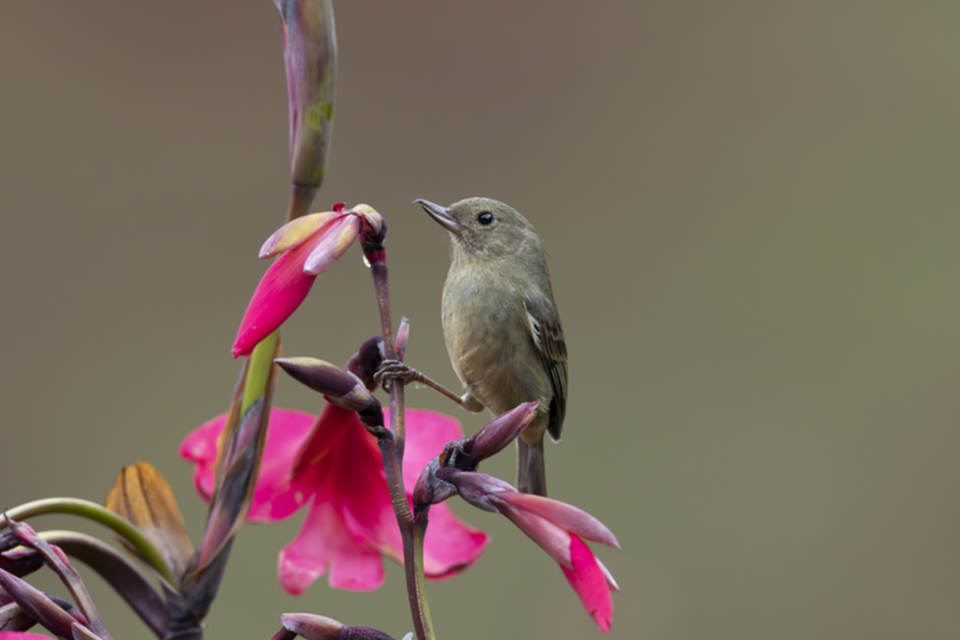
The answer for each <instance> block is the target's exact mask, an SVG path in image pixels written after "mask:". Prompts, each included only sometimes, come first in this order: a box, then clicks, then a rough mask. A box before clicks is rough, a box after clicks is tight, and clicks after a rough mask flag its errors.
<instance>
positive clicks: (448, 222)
mask: <svg viewBox="0 0 960 640" xmlns="http://www.w3.org/2000/svg"><path fill="white" fill-rule="evenodd" d="M418 203H419V205H420V206H421V207H423V210H424V211H426V212H427V213H429V214H430V217H431V218H433V219H434V220H436V221H437V222H439V223H440V225H441V226H442V227H443V228H444V229H446V230H447V231H449V232H450V233H457V232H458V231H460V225H458V224H457V221H456V220H454V218H453V216H451V215H450V212H449V211H448V210H447V208H446V207H441V206H440V205H438V204H434V203H432V202H430V201H429V200H421V199H419V198H418V199H416V200H414V201H413V204H418Z"/></svg>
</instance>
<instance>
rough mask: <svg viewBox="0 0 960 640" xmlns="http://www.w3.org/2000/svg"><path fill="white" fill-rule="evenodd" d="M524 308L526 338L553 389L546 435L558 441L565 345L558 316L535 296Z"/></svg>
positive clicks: (563, 400)
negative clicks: (533, 345)
mask: <svg viewBox="0 0 960 640" xmlns="http://www.w3.org/2000/svg"><path fill="white" fill-rule="evenodd" d="M524 306H525V307H526V310H527V322H528V325H529V328H530V335H531V336H532V337H533V342H534V343H535V344H536V345H537V349H538V350H539V351H540V357H541V358H542V359H543V366H544V368H545V369H546V370H547V372H548V373H549V374H550V383H551V384H552V385H553V400H552V401H551V402H550V422H549V423H547V431H548V432H549V433H550V437H551V438H553V439H554V440H559V439H560V432H561V430H562V429H563V415H564V413H566V410H567V344H566V343H565V342H564V340H563V327H561V326H560V314H558V313H557V307H556V306H555V305H554V304H553V302H552V301H551V300H548V299H547V298H545V297H543V296H539V295H537V296H528V297H527V298H526V299H525V300H524Z"/></svg>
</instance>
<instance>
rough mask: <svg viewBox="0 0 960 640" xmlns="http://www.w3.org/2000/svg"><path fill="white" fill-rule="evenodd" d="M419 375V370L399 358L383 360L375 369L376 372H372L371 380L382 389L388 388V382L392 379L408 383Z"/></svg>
mask: <svg viewBox="0 0 960 640" xmlns="http://www.w3.org/2000/svg"><path fill="white" fill-rule="evenodd" d="M419 376H420V372H419V371H417V370H416V369H414V368H413V367H410V366H407V365H406V364H404V363H402V362H400V361H399V360H384V361H383V362H382V363H381V365H380V368H379V369H377V372H376V373H374V374H373V381H374V382H376V383H377V384H378V385H380V386H381V387H382V388H383V389H384V390H389V389H390V383H391V382H393V381H394V380H400V381H402V382H403V383H404V384H410V383H411V382H413V381H415V380H417V378H418V377H419Z"/></svg>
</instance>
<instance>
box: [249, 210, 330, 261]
mask: <svg viewBox="0 0 960 640" xmlns="http://www.w3.org/2000/svg"><path fill="white" fill-rule="evenodd" d="M340 217H343V214H342V213H340V212H337V211H324V212H323V213H311V214H310V215H308V216H303V217H300V218H297V219H296V220H291V221H290V222H288V223H287V224H285V225H283V226H282V227H280V228H279V229H277V230H276V231H274V232H273V235H272V236H270V237H269V238H267V241H266V242H264V243H263V246H262V247H261V248H260V257H261V258H272V257H273V256H275V255H277V254H280V253H283V252H284V251H288V250H290V249H293V248H294V247H296V246H298V245H300V244H302V243H304V242H305V241H307V240H308V239H309V238H310V236H312V235H313V234H315V233H323V228H324V227H325V226H327V225H328V224H330V223H331V222H333V221H334V220H336V219H337V218H340Z"/></svg>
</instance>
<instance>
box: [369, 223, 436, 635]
mask: <svg viewBox="0 0 960 640" xmlns="http://www.w3.org/2000/svg"><path fill="white" fill-rule="evenodd" d="M385 233H386V226H384V228H383V232H382V234H381V237H380V238H369V237H367V238H363V242H362V244H363V253H364V257H365V258H366V260H367V264H369V265H370V272H371V274H372V275H373V286H374V289H375V290H376V292H377V307H378V308H379V310H380V327H381V329H382V331H383V348H384V352H385V353H386V356H387V358H388V359H390V360H396V359H397V345H396V340H395V339H394V336H393V316H392V315H391V312H390V286H389V279H388V270H387V252H386V249H385V248H384V246H383V237H382V236H383V234H385ZM404 405H405V402H404V393H403V382H402V381H400V380H393V381H392V382H391V383H390V413H391V414H393V437H392V438H389V437H388V438H381V439H380V440H379V441H378V444H379V445H380V455H381V456H382V458H383V469H384V472H385V474H386V477H387V486H388V487H389V488H390V500H391V501H392V502H393V511H394V513H395V514H396V517H397V525H398V526H399V527H400V535H401V537H402V538H403V569H404V573H405V574H406V578H407V598H408V600H409V601H410V614H411V616H412V617H413V626H414V630H415V631H416V634H417V638H418V640H435V639H436V635H435V634H434V631H433V622H432V621H431V619H430V607H429V606H428V605H427V593H426V589H425V578H424V572H423V547H422V543H421V544H419V545H418V543H417V540H416V538H417V535H416V531H415V526H414V522H413V514H411V513H410V503H409V502H408V501H407V492H406V489H405V488H404V486H403V450H404V442H405V432H406V425H405V423H404V413H405V411H404V409H405V407H404ZM425 528H426V523H424V529H425ZM421 537H422V536H421ZM418 546H419V551H418Z"/></svg>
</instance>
